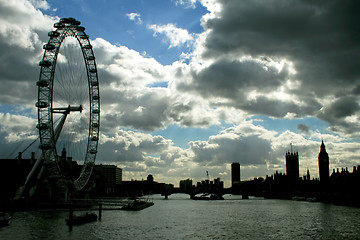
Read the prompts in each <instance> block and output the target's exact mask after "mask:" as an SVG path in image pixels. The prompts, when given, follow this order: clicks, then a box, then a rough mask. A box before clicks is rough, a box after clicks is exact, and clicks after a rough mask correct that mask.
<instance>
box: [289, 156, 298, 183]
mask: <svg viewBox="0 0 360 240" xmlns="http://www.w3.org/2000/svg"><path fill="white" fill-rule="evenodd" d="M286 176H287V178H288V179H289V181H293V182H296V181H298V180H299V153H298V152H292V151H291V152H287V153H286Z"/></svg>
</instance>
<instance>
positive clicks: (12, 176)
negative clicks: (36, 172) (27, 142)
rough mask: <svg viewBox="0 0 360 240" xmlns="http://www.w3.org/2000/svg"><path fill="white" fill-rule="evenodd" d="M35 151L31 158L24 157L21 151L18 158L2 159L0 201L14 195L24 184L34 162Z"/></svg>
mask: <svg viewBox="0 0 360 240" xmlns="http://www.w3.org/2000/svg"><path fill="white" fill-rule="evenodd" d="M35 162H36V158H35V153H34V152H32V153H31V158H27V159H25V158H23V156H22V153H19V155H18V156H17V158H16V159H0V202H1V201H5V200H9V199H10V198H12V197H14V194H15V192H16V190H17V189H18V188H19V187H20V186H22V185H23V184H24V182H25V179H26V177H27V175H28V174H29V172H30V171H31V169H32V167H33V166H34V163H35Z"/></svg>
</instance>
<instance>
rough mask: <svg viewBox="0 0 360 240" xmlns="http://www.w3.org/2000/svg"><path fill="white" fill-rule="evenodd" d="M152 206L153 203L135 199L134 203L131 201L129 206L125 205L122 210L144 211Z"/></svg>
mask: <svg viewBox="0 0 360 240" xmlns="http://www.w3.org/2000/svg"><path fill="white" fill-rule="evenodd" d="M152 205H154V203H153V202H149V201H144V200H139V199H135V200H133V201H130V202H129V203H128V204H126V205H124V206H123V207H122V208H121V210H130V211H138V210H142V209H144V208H148V207H150V206H152Z"/></svg>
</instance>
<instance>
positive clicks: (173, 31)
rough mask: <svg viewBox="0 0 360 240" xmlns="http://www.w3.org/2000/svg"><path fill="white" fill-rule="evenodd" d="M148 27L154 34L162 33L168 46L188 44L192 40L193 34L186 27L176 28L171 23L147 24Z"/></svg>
mask: <svg viewBox="0 0 360 240" xmlns="http://www.w3.org/2000/svg"><path fill="white" fill-rule="evenodd" d="M148 28H149V29H150V30H153V31H154V36H157V35H158V34H160V35H164V36H165V37H164V38H163V40H164V42H169V48H172V47H178V46H183V45H187V46H190V44H192V43H193V41H194V36H193V34H190V33H189V32H188V31H187V30H186V29H182V28H178V27H176V26H175V25H174V24H172V23H168V24H166V25H156V24H152V25H149V26H148Z"/></svg>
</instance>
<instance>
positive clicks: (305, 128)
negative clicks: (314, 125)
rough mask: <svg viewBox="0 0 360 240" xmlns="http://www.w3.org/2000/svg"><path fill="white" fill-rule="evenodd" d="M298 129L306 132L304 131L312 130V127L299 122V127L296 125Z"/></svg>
mask: <svg viewBox="0 0 360 240" xmlns="http://www.w3.org/2000/svg"><path fill="white" fill-rule="evenodd" d="M296 128H297V129H298V130H300V131H301V132H304V133H309V132H310V127H309V126H308V125H306V124H302V123H300V124H298V125H297V127H296Z"/></svg>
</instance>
